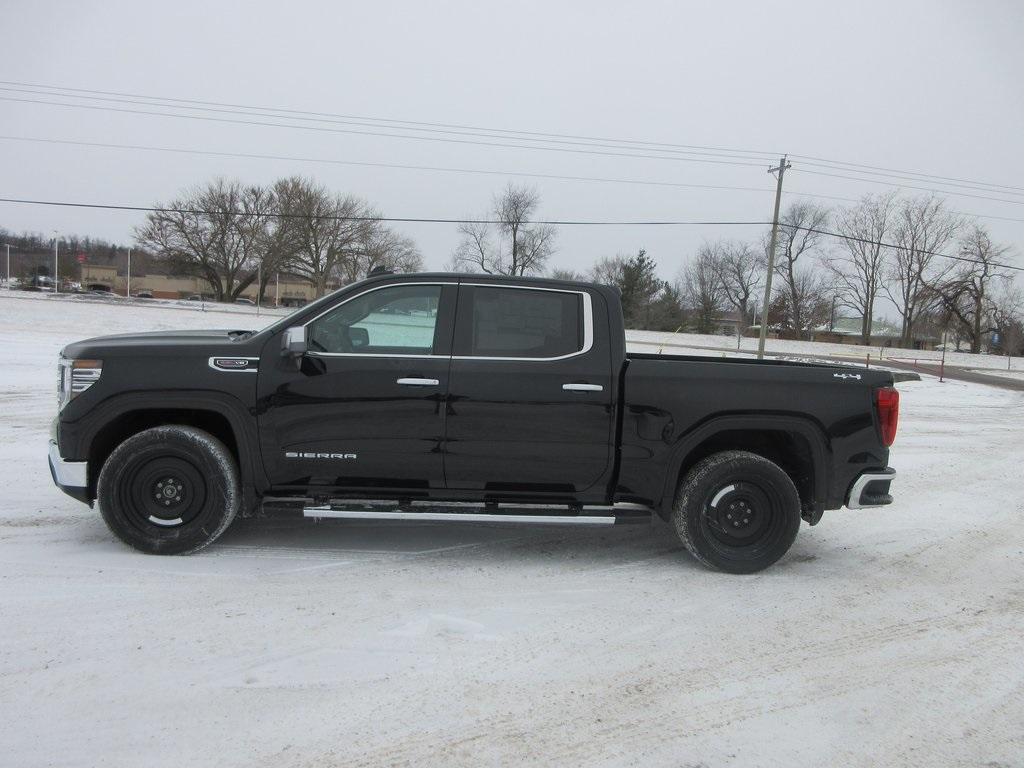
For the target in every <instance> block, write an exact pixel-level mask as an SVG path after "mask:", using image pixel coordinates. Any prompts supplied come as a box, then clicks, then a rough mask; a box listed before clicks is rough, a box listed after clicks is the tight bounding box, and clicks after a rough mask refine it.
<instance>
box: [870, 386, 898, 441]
mask: <svg viewBox="0 0 1024 768" xmlns="http://www.w3.org/2000/svg"><path fill="white" fill-rule="evenodd" d="M875 411H876V412H877V413H878V428H879V430H880V431H881V433H882V444H883V445H884V446H885V447H886V448H888V447H889V446H890V445H892V443H893V441H894V440H895V439H896V426H897V424H898V423H899V420H900V393H899V391H898V390H897V389H896V388H895V387H882V388H881V389H876V390H875Z"/></svg>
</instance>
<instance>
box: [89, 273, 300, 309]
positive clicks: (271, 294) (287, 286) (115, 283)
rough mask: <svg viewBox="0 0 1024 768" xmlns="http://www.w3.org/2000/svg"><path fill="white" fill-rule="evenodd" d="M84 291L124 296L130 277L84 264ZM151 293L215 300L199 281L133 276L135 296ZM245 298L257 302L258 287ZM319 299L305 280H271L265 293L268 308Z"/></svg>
mask: <svg viewBox="0 0 1024 768" xmlns="http://www.w3.org/2000/svg"><path fill="white" fill-rule="evenodd" d="M81 267H82V276H81V284H82V287H83V288H84V289H85V290H87V291H90V290H93V291H110V292H111V293H117V294H120V295H122V296H124V295H125V293H126V292H127V288H128V276H127V274H124V273H120V272H118V269H117V267H113V266H110V267H108V266H101V265H98V264H82V265H81ZM139 291H149V292H150V293H152V294H153V298H154V299H187V298H188V297H189V296H197V295H198V296H204V297H205V298H207V299H212V298H213V294H212V292H211V290H210V284H209V283H208V282H207V281H206V280H203V279H202V278H199V277H187V276H185V277H174V276H171V275H153V274H145V275H132V295H133V296H134V295H136V294H137V293H139ZM240 296H241V297H244V298H247V299H251V300H252V301H256V283H255V282H253V283H252V284H250V285H249V286H248V287H247V288H246V289H245V290H244V291H242V293H241V294H240ZM314 298H316V291H315V290H314V288H313V285H312V283H310V282H308V281H306V280H302V279H301V278H297V277H292V276H289V275H282V276H281V278H280V280H276V279H275V280H271V281H270V282H269V283H268V284H267V287H266V290H265V291H264V296H263V301H264V303H266V304H268V305H273V304H275V303H276V304H278V305H280V306H282V307H301V306H302V305H303V304H305V303H307V302H309V301H312V300H313V299H314Z"/></svg>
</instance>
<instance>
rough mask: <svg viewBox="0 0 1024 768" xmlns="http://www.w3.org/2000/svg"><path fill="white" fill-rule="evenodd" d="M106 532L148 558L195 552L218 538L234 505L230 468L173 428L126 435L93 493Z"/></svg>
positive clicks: (204, 442)
mask: <svg viewBox="0 0 1024 768" xmlns="http://www.w3.org/2000/svg"><path fill="white" fill-rule="evenodd" d="M96 495H97V497H98V500H99V505H100V513H101V514H102V515H103V519H104V521H106V523H107V527H109V528H110V530H111V531H112V532H113V533H114V535H115V536H117V537H118V538H119V539H121V541H123V542H124V543H125V544H128V545H129V546H131V547H134V548H135V549H138V550H140V551H142V552H146V553H149V554H159V555H184V554H189V553H191V552H196V551H198V550H200V549H202V548H203V547H205V546H206V545H207V544H209V543H210V542H212V541H214V540H215V539H216V538H217V537H218V536H220V535H221V534H222V533H223V532H224V530H225V529H226V528H227V527H228V526H229V525H230V524H231V521H232V520H233V519H234V517H235V514H236V513H237V512H238V508H239V506H240V503H241V493H240V490H239V478H238V466H237V464H236V463H235V460H234V457H233V456H232V455H231V452H230V451H229V450H228V449H227V447H225V445H224V444H223V443H222V442H221V441H220V440H218V439H217V438H215V437H214V436H213V435H211V434H209V433H207V432H204V431H202V430H201V429H196V428H194V427H186V426H179V425H173V424H169V425H165V426H160V427H153V428H152V429H147V430H145V431H143V432H139V433H138V434H136V435H132V436H131V437H129V438H128V439H127V440H125V441H124V442H123V443H121V444H120V445H119V446H117V448H115V449H114V451H113V452H112V453H111V454H110V456H109V457H108V458H107V460H106V462H104V464H103V469H102V470H101V471H100V476H99V480H98V482H97V487H96Z"/></svg>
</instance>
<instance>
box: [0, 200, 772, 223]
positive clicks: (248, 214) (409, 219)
mask: <svg viewBox="0 0 1024 768" xmlns="http://www.w3.org/2000/svg"><path fill="white" fill-rule="evenodd" d="M0 203H15V204H20V205H52V206H58V207H62V208H95V209H100V210H108V211H140V212H143V213H147V212H149V213H181V214H186V215H192V216H199V215H208V214H215V215H218V216H223V215H231V216H238V217H241V218H255V217H260V216H263V217H265V218H270V219H302V220H316V221H380V222H395V223H407V224H408V223H412V224H501V223H502V222H501V221H500V220H498V219H471V218H460V219H446V218H431V217H413V216H329V215H319V214H313V215H309V216H307V215H304V214H298V213H295V214H289V213H257V212H254V211H231V210H222V211H209V210H204V209H201V208H172V207H166V208H164V207H159V206H147V205H112V204H104V203H73V202H66V201H57V200H27V199H23V198H14V197H0ZM523 223H524V224H550V225H552V226H559V227H575V226H588V227H595V226H599V227H601V226H614V227H634V226H643V227H677V226H690V225H694V226H704V225H707V226H733V225H735V226H751V225H756V226H760V227H764V226H770V225H771V222H770V221H683V220H648V221H643V220H640V221H638V220H632V221H630V220H619V221H616V220H611V221H595V220H590V221H587V220H567V219H537V220H530V221H524V222H523Z"/></svg>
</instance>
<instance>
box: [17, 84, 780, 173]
mask: <svg viewBox="0 0 1024 768" xmlns="http://www.w3.org/2000/svg"><path fill="white" fill-rule="evenodd" d="M0 85H8V86H11V85H13V86H21V87H25V88H47V89H50V90H51V91H53V90H60V91H68V92H74V93H86V94H99V95H105V96H121V97H129V98H140V99H150V100H154V101H164V102H177V103H180V104H196V105H199V106H203V107H230V108H234V109H249V110H257V111H262V112H279V113H282V114H288V115H303V116H309V117H326V118H339V119H344V120H364V121H372V122H375V123H395V124H399V125H403V126H423V127H430V128H452V129H458V130H470V131H486V132H488V133H491V134H505V135H508V136H510V137H521V136H529V137H536V139H537V140H542V139H577V140H582V141H601V142H610V143H615V144H625V145H630V144H633V145H640V146H648V147H654V148H657V149H659V150H663V149H667V148H673V149H694V150H710V151H714V152H728V153H732V154H745V155H760V156H768V157H772V158H773V159H774V156H779V155H781V154H783V153H781V152H768V151H761V150H752V149H735V148H730V147H710V146H705V145H700V144H675V143H669V142H656V141H643V140H638V139H617V138H609V137H605V136H585V135H578V134H565V133H543V132H540V131H521V130H514V129H508V128H487V127H482V126H475V125H465V124H459V123H431V122H424V121H419V120H398V119H392V118H382V117H368V116H365V115H345V114H337V113H332V112H310V111H305V110H298V109H286V108H281V107H259V106H253V105H250V104H232V103H227V102H220V101H200V100H197V99H180V98H170V97H166V96H153V95H146V94H138V93H124V92H121V91H100V90H94V89H89V88H70V87H64V86H55V85H42V84H40V83H23V82H17V81H12V80H0ZM0 90H13V89H0ZM80 98H82V97H80Z"/></svg>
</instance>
